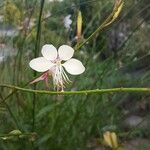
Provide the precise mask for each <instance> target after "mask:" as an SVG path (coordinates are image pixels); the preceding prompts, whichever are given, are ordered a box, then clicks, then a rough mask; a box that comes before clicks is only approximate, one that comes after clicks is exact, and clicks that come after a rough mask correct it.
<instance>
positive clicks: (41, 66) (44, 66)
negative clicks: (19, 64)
mask: <svg viewBox="0 0 150 150" xmlns="http://www.w3.org/2000/svg"><path fill="white" fill-rule="evenodd" d="M54 65H55V64H53V63H52V62H51V61H48V60H47V59H45V58H44V57H38V58H35V59H32V60H31V61H30V63H29V66H30V67H31V68H32V69H33V70H35V71H38V72H45V71H47V70H49V69H50V68H51V67H53V66H54Z"/></svg>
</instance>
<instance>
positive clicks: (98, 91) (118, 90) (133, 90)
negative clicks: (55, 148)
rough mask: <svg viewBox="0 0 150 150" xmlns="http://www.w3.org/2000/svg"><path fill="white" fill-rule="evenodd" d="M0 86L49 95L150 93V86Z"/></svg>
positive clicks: (0, 85) (1, 85)
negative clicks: (58, 89) (58, 88)
mask: <svg viewBox="0 0 150 150" xmlns="http://www.w3.org/2000/svg"><path fill="white" fill-rule="evenodd" d="M0 87H7V88H11V89H13V90H18V91H22V92H29V93H35V94H49V95H57V94H59V95H74V94H85V95H87V94H104V93H111V94H113V93H148V94H150V88H141V87H139V88H136V87H135V88H123V87H120V88H111V89H94V90H81V91H65V92H55V91H45V90H32V89H26V88H21V87H18V86H13V85H7V84H0ZM0 103H1V102H0Z"/></svg>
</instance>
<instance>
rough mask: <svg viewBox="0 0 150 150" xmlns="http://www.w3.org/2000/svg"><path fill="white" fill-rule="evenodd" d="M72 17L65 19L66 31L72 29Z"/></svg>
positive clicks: (68, 16)
mask: <svg viewBox="0 0 150 150" xmlns="http://www.w3.org/2000/svg"><path fill="white" fill-rule="evenodd" d="M70 17H71V15H67V16H66V17H65V18H64V26H65V28H66V29H70V25H71V24H72V20H71V19H70Z"/></svg>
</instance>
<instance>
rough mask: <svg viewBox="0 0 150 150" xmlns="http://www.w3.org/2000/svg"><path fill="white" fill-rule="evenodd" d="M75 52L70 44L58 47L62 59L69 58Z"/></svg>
mask: <svg viewBox="0 0 150 150" xmlns="http://www.w3.org/2000/svg"><path fill="white" fill-rule="evenodd" d="M73 54H74V49H73V48H72V47H70V46H68V45H62V46H60V47H59V49H58V55H59V58H60V59H61V60H69V59H70V58H71V57H72V56H73Z"/></svg>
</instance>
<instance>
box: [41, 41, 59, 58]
mask: <svg viewBox="0 0 150 150" xmlns="http://www.w3.org/2000/svg"><path fill="white" fill-rule="evenodd" d="M41 53H42V55H43V57H44V58H45V59H47V60H55V59H56V58H57V49H56V48H55V47H54V46H53V45H52V44H45V45H44V46H43V47H42V51H41Z"/></svg>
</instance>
